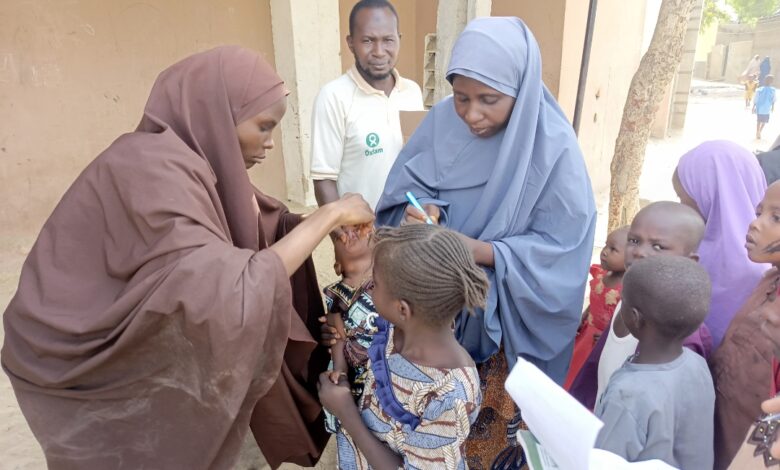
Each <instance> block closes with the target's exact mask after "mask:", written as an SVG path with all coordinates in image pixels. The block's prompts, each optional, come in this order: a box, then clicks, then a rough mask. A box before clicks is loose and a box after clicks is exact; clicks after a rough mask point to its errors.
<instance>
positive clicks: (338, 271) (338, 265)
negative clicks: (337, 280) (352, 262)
mask: <svg viewBox="0 0 780 470" xmlns="http://www.w3.org/2000/svg"><path fill="white" fill-rule="evenodd" d="M333 270H334V271H336V276H341V263H333Z"/></svg>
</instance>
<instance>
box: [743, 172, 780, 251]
mask: <svg viewBox="0 0 780 470" xmlns="http://www.w3.org/2000/svg"><path fill="white" fill-rule="evenodd" d="M745 248H747V252H748V258H750V260H751V261H753V262H754V263H772V264H775V265H777V264H780V184H773V185H771V186H769V189H767V191H766V194H765V195H764V199H763V200H762V201H761V203H760V204H759V205H758V207H757V208H756V219H755V220H754V221H753V222H751V223H750V226H749V227H748V233H747V237H746V243H745Z"/></svg>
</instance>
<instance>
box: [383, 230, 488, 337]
mask: <svg viewBox="0 0 780 470" xmlns="http://www.w3.org/2000/svg"><path fill="white" fill-rule="evenodd" d="M374 237H375V239H376V241H377V244H376V247H375V248H374V266H375V269H377V270H379V271H380V272H381V273H382V278H383V280H384V282H385V283H386V285H387V287H388V291H389V292H390V294H391V295H392V296H393V297H395V298H398V299H402V300H405V301H406V302H407V303H409V305H410V306H411V307H412V309H413V310H414V312H415V313H416V314H418V315H420V318H422V319H423V320H424V321H425V322H426V323H428V324H430V325H434V326H438V325H446V324H449V323H451V322H452V319H453V318H455V315H457V314H458V313H460V312H461V311H462V310H463V309H464V308H465V309H467V310H469V311H471V310H473V309H475V308H478V307H480V308H484V306H485V299H486V297H487V290H488V280H487V276H486V275H485V272H484V271H483V270H482V269H481V268H480V267H479V266H477V264H476V263H474V258H473V257H472V256H471V252H470V251H469V250H468V248H466V245H465V244H464V243H463V241H462V240H461V239H460V237H459V236H458V235H457V234H456V233H455V232H453V231H451V230H447V229H445V228H442V227H440V226H438V225H428V224H413V225H405V226H403V227H398V228H387V227H385V228H380V229H378V230H377V232H376V234H375V235H374Z"/></svg>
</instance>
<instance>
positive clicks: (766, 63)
mask: <svg viewBox="0 0 780 470" xmlns="http://www.w3.org/2000/svg"><path fill="white" fill-rule="evenodd" d="M771 72H772V61H771V60H770V59H769V57H768V56H767V57H764V60H762V61H761V64H760V65H759V66H758V82H759V83H761V84H763V83H764V79H765V78H766V77H767V76H768V75H769V74H770V73H771Z"/></svg>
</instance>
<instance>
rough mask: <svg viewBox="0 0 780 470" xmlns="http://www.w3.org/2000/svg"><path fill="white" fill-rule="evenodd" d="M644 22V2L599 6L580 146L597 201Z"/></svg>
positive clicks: (605, 185)
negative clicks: (617, 45)
mask: <svg viewBox="0 0 780 470" xmlns="http://www.w3.org/2000/svg"><path fill="white" fill-rule="evenodd" d="M644 22H645V8H644V2H639V1H631V2H626V1H625V0H600V1H599V2H598V11H597V16H596V27H595V30H594V35H593V44H592V48H591V54H590V67H589V69H588V83H587V86H586V88H585V98H584V102H583V110H582V119H581V121H580V133H579V141H580V146H581V147H582V151H583V153H584V154H585V159H586V161H587V163H588V170H589V172H590V177H591V180H592V181H593V186H594V191H595V192H596V194H597V196H599V199H601V198H603V197H605V196H606V193H608V191H609V180H610V173H609V167H610V163H611V161H612V155H613V153H614V149H615V139H616V138H617V134H618V131H619V130H620V121H621V119H622V118H623V107H624V106H625V102H626V97H627V96H628V88H629V86H630V85H631V79H632V78H633V76H634V73H635V72H636V69H637V67H639V61H640V59H641V50H642V41H643V34H642V31H643V30H644ZM617 43H619V44H620V47H616V44H617Z"/></svg>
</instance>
